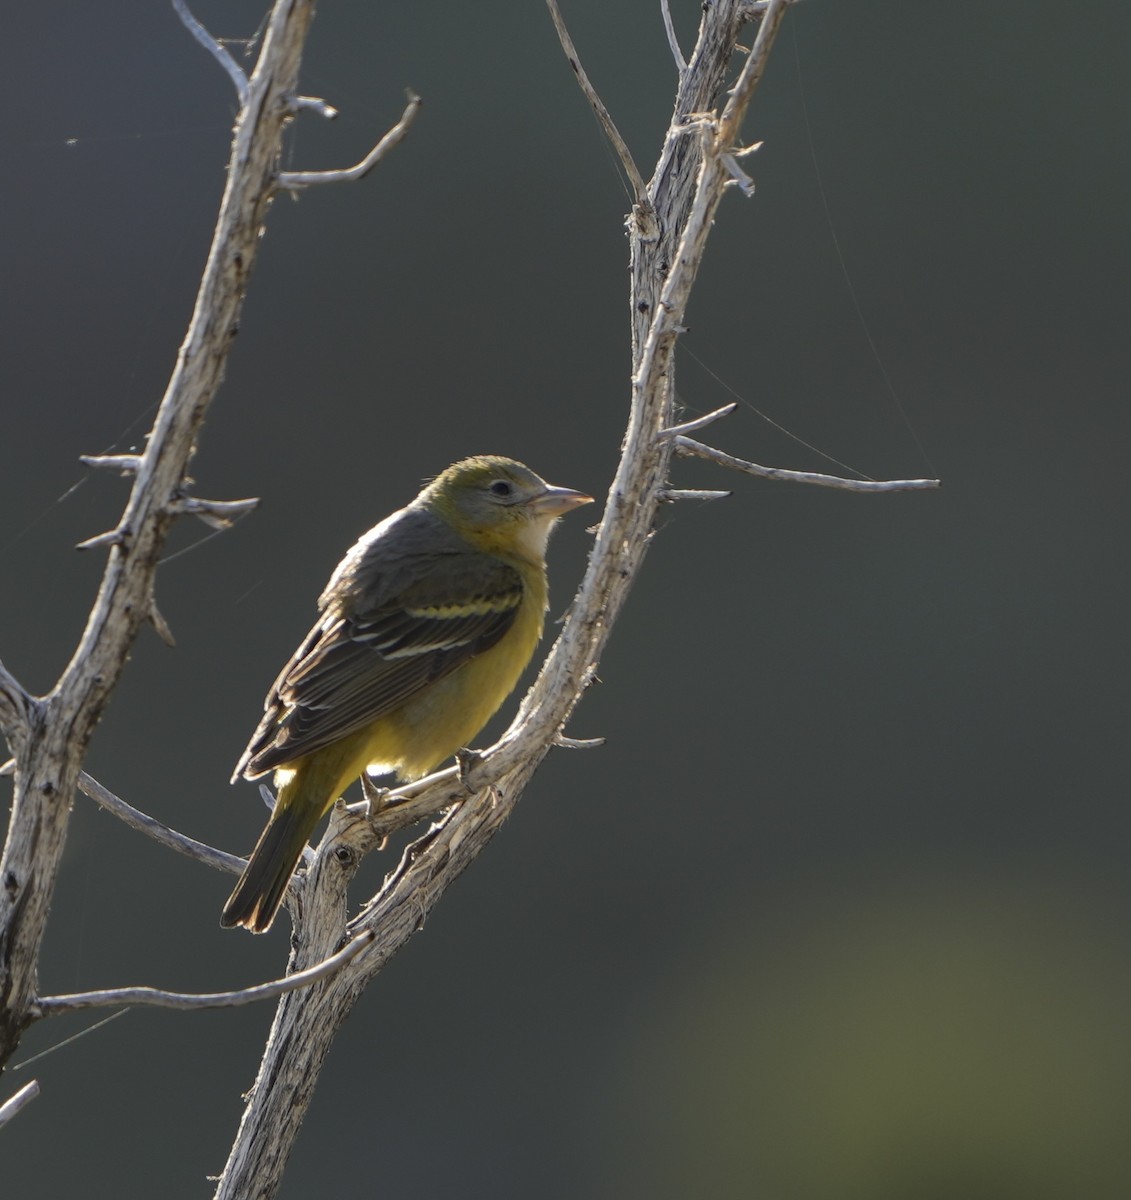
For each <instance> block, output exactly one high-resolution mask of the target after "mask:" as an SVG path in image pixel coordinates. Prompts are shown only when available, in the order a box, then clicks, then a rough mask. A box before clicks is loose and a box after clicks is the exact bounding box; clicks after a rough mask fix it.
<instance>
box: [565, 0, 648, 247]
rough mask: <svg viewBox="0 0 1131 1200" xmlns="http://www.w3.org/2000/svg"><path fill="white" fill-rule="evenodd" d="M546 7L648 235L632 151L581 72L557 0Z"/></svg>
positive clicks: (645, 190) (643, 194) (645, 204)
mask: <svg viewBox="0 0 1131 1200" xmlns="http://www.w3.org/2000/svg"><path fill="white" fill-rule="evenodd" d="M546 7H547V8H548V9H549V10H550V20H551V21H553V23H554V29H555V30H556V31H557V34H558V41H560V42H561V44H562V50H563V51H565V56H566V61H567V62H568V63H569V65H570V67H572V68H573V73H574V75H575V76H576V77H577V85H578V87H580V88H581V91H582V94H583V95H584V96H585V99H586V100H588V101H589V107H590V108H592V110H593V111H594V113H596V114H597V120H598V121H599V122H600V125H601V128H602V129H603V130H604V131H605V137H607V138H608V139H609V145H610V146H612V148H613V149H614V150H615V151H616V154H617V157H618V158H619V159H620V161H621V166H623V167H624V171H625V174H626V175H627V176H628V182H629V183H630V184H631V186H632V195H633V197H634V201H635V204H634V215H635V217H636V220H637V221H638V222H639V223H640V226H641V230H642V231H646V232H647V233H648V235H649V236H654V232H655V231H654V229H653V228H652V226H653V224H654V220H655V216H654V213H653V211H652V202H651V200H650V199H649V197H648V188H647V187H646V186H645V183H644V178H643V176H642V175H641V174H640V171H639V170H638V169H637V166H636V161H635V160H634V159H633V157H632V151H630V150H629V148H628V143H627V142H626V141H625V140H624V138H622V137H621V135H620V130H619V129H617V127H616V124H615V123H614V122H613V118H612V115H611V114H610V113H609V110H608V109H607V108H606V107H605V105H604V102H603V101H602V99H601V97H600V96H598V95H597V89H596V88H594V86H593V84H592V83H590V81H589V76H588V75H587V74H586V73H585V68H584V67H583V66H582V65H581V59H580V58H578V55H577V47H576V46H575V45H574V44H573V38H571V37H570V36H569V30H568V29H567V28H566V24H565V20H564V19H563V17H562V13H561V9H560V8H559V7H558V0H546Z"/></svg>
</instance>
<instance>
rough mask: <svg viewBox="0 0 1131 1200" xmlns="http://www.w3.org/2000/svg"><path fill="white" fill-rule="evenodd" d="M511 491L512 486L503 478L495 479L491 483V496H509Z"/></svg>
mask: <svg viewBox="0 0 1131 1200" xmlns="http://www.w3.org/2000/svg"><path fill="white" fill-rule="evenodd" d="M513 491H514V488H512V487H511V485H510V484H509V483H507V481H506V480H505V479H496V480H495V482H494V483H493V484H491V495H492V496H509V495H510V494H511V492H513Z"/></svg>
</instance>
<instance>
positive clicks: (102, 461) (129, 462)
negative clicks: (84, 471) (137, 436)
mask: <svg viewBox="0 0 1131 1200" xmlns="http://www.w3.org/2000/svg"><path fill="white" fill-rule="evenodd" d="M79 462H81V463H82V464H83V466H85V467H102V468H104V469H106V470H109V471H121V473H122V474H123V475H136V474H137V471H138V468H139V467H140V466H141V455H140V454H80V455H79Z"/></svg>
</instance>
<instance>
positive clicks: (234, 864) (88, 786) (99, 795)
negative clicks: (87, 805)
mask: <svg viewBox="0 0 1131 1200" xmlns="http://www.w3.org/2000/svg"><path fill="white" fill-rule="evenodd" d="M79 790H80V791H81V792H83V793H85V794H86V795H87V796H89V797H90V798H91V799H92V800H93V801H94V802H95V803H96V804H98V805H101V807H102V808H104V809H105V810H106V811H107V812H108V813H113V814H114V816H116V817H117V818H118V819H119V820H120V821H124V822H125V823H126V824H127V825H128V826H129V827H130V828H131V829H136V830H137V831H138V833H144V834H145V835H146V836H147V837H151V838H153V840H154V841H155V842H160V843H161V845H162V846H168V847H169V849H170V850H176V851H177V852H178V853H180V854H183V855H185V856H186V857H187V858H194V859H196V861H197V862H202V863H204V865H205V866H207V867H215V868H216V870H218V871H230V872H231V873H232V874H233V875H238V874H239V873H240V872H241V871H242V870H243V869H244V867H246V866H247V860H246V859H243V858H239V857H238V856H237V855H235V854H225V853H224V851H223V850H216V849H214V848H213V847H212V846H206V845H205V844H204V843H203V842H198V841H196V840H195V839H194V838H190V837H186V836H185V835H184V834H183V833H178V832H177V831H176V830H175V829H170V828H169V826H168V825H164V824H162V822H160V821H158V820H157V818H156V817H151V816H149V814H148V813H143V812H140V811H139V810H138V809H136V808H134V807H133V806H132V805H130V804H127V803H126V802H125V801H124V800H122V799H120V798H119V797H118V796H115V795H114V793H113V792H111V791H109V790H108V789H106V788H104V787H103V786H102V784H100V783H99V782H98V780H97V779H92V778H91V776H89V775H88V774H87V773H86V772H85V771H82V772H80V773H79Z"/></svg>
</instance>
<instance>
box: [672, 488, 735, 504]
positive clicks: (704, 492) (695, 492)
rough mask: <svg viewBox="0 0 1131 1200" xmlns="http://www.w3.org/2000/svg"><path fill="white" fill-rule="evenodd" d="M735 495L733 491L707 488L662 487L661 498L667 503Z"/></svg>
mask: <svg viewBox="0 0 1131 1200" xmlns="http://www.w3.org/2000/svg"><path fill="white" fill-rule="evenodd" d="M733 495H734V493H733V492H716V491H712V490H710V489H707V488H661V489H660V495H659V498H660V500H661V501H662V502H663V503H665V504H673V503H675V502H676V501H677V500H725V499H726V498H727V497H728V496H733Z"/></svg>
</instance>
